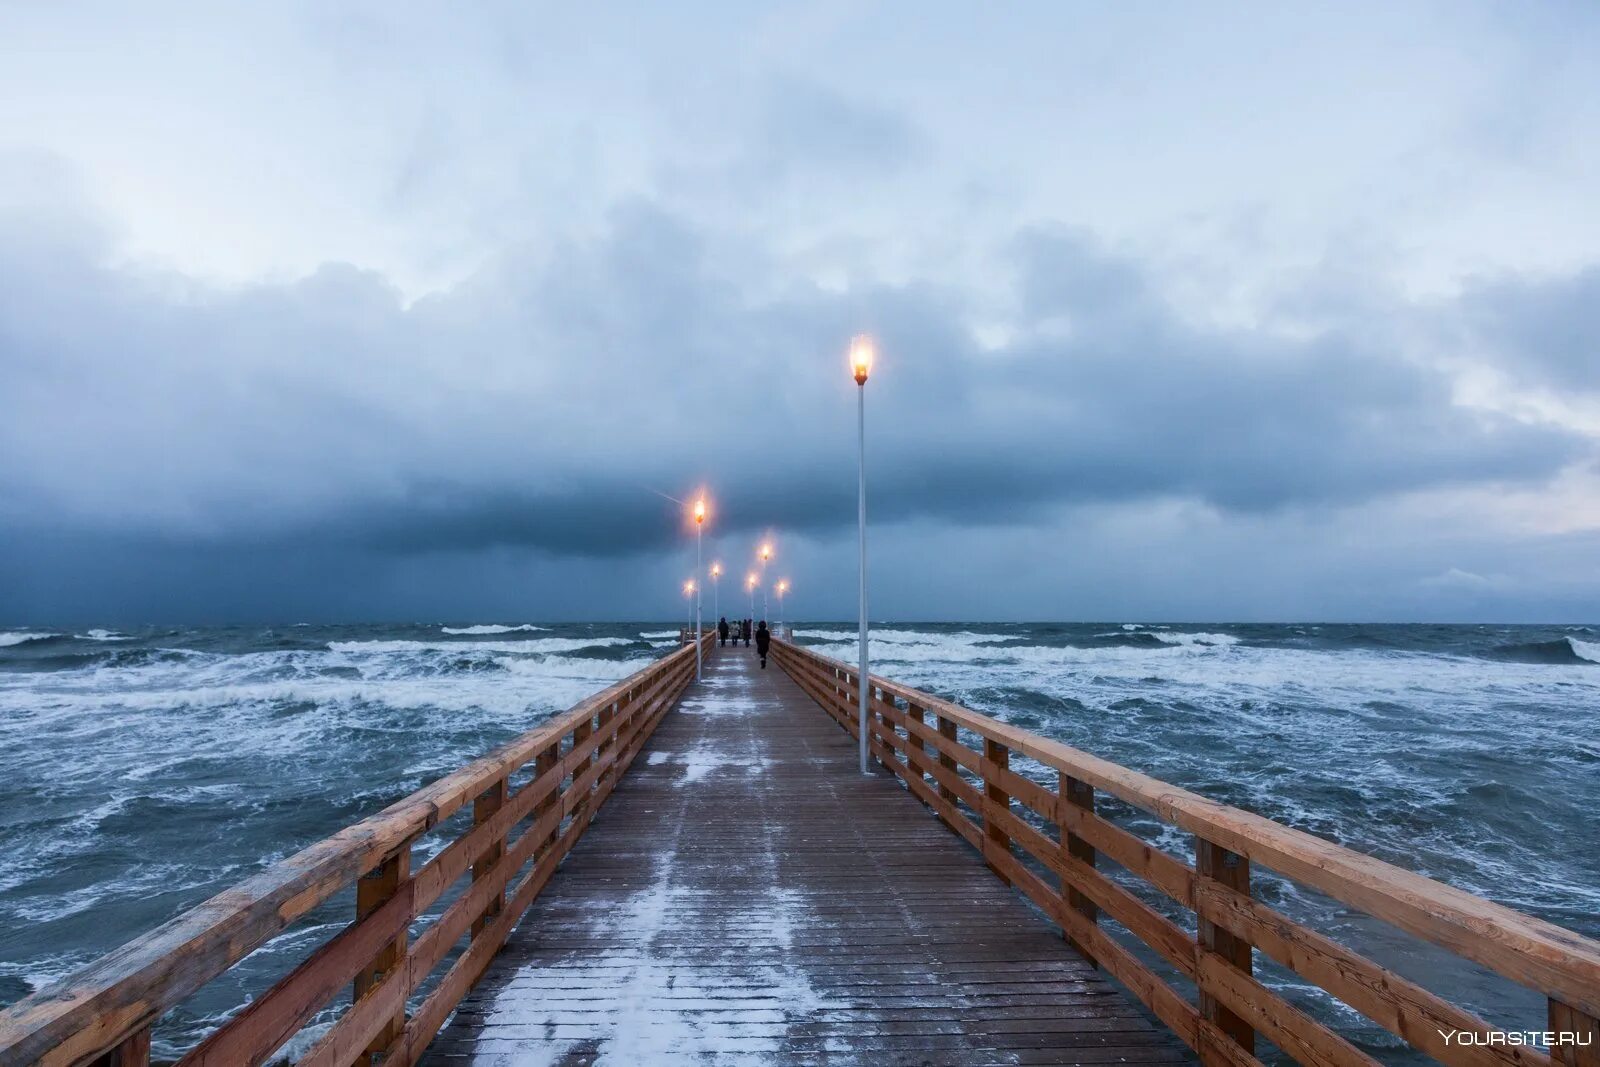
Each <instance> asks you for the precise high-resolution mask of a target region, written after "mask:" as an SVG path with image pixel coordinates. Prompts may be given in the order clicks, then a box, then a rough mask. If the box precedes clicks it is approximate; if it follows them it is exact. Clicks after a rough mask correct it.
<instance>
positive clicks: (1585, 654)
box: [1567, 637, 1600, 663]
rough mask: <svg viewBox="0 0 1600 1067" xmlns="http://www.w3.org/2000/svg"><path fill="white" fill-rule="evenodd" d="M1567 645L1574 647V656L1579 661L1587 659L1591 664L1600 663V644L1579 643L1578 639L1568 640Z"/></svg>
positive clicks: (1593, 642) (1590, 642)
mask: <svg viewBox="0 0 1600 1067" xmlns="http://www.w3.org/2000/svg"><path fill="white" fill-rule="evenodd" d="M1567 644H1569V645H1571V646H1572V654H1573V655H1574V656H1577V657H1578V658H1579V659H1586V660H1588V661H1589V662H1590V663H1600V642H1595V641H1579V640H1578V639H1577V638H1576V637H1569V638H1567Z"/></svg>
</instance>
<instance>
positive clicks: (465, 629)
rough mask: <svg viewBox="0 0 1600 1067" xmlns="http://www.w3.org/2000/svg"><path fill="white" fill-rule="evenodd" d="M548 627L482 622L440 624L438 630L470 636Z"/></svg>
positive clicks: (540, 629) (541, 629)
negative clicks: (463, 624) (479, 623)
mask: <svg viewBox="0 0 1600 1067" xmlns="http://www.w3.org/2000/svg"><path fill="white" fill-rule="evenodd" d="M549 629H550V627H548V626H534V625H532V624H531V623H524V624H522V625H521V626H501V625H498V624H496V623H483V624H481V625H478V626H459V627H458V626H441V627H439V630H440V632H441V633H447V634H455V635H458V636H459V635H467V636H471V635H478V634H515V633H532V632H534V631H536V630H538V631H543V630H549Z"/></svg>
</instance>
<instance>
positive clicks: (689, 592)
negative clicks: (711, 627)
mask: <svg viewBox="0 0 1600 1067" xmlns="http://www.w3.org/2000/svg"><path fill="white" fill-rule="evenodd" d="M683 604H684V609H685V610H687V611H688V613H689V617H688V618H687V619H686V620H684V624H683V626H684V632H685V633H687V632H689V631H690V630H693V629H694V579H692V578H691V579H690V580H689V581H687V582H684V583H683Z"/></svg>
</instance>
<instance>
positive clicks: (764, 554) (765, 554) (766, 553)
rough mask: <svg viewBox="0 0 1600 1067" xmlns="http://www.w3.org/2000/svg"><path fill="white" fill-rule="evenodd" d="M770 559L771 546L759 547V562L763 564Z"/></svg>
mask: <svg viewBox="0 0 1600 1067" xmlns="http://www.w3.org/2000/svg"><path fill="white" fill-rule="evenodd" d="M771 558H772V546H771V545H762V546H761V562H762V563H765V562H766V561H767V560H769V559H771Z"/></svg>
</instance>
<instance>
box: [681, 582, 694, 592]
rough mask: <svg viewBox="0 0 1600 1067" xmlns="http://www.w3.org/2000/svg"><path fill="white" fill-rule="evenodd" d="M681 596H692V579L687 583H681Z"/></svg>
mask: <svg viewBox="0 0 1600 1067" xmlns="http://www.w3.org/2000/svg"><path fill="white" fill-rule="evenodd" d="M683 595H684V596H694V579H693V578H691V579H689V580H688V581H687V582H684V583H683Z"/></svg>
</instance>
